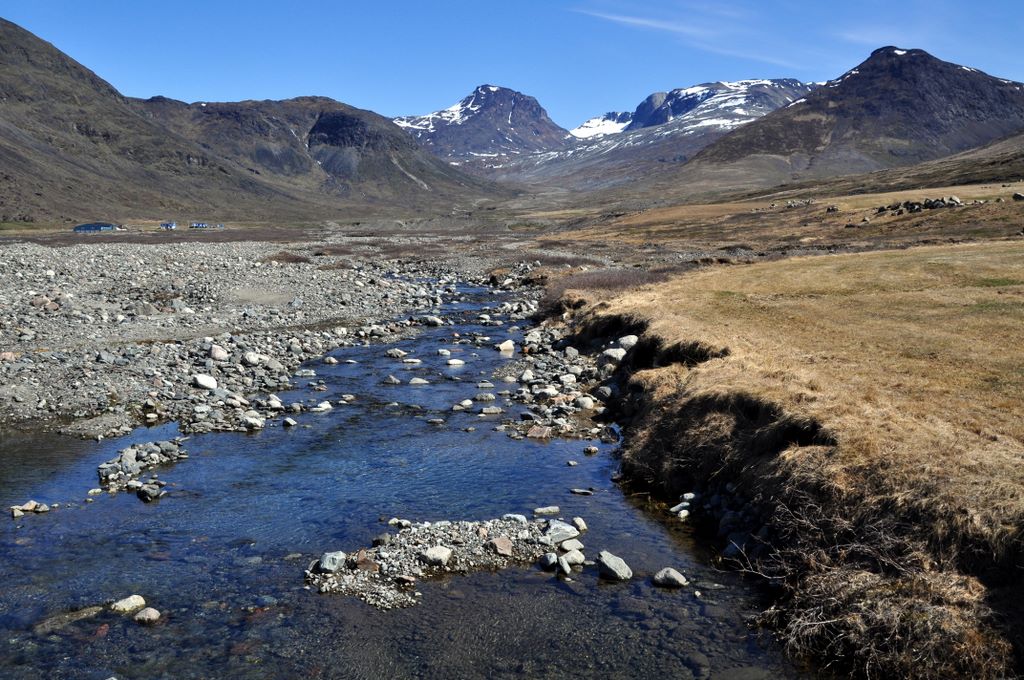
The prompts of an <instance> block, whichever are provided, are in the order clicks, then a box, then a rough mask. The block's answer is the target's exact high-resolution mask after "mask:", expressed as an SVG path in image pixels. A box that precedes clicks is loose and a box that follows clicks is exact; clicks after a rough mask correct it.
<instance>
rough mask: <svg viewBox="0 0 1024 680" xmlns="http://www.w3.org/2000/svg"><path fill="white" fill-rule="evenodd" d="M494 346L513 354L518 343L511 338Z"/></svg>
mask: <svg viewBox="0 0 1024 680" xmlns="http://www.w3.org/2000/svg"><path fill="white" fill-rule="evenodd" d="M494 348H495V349H496V350H498V351H499V352H502V353H504V354H511V353H512V352H514V351H515V350H516V343H514V342H512V341H511V340H506V341H505V342H503V343H501V344H498V345H495V346H494Z"/></svg>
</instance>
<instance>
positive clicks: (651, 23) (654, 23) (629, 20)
mask: <svg viewBox="0 0 1024 680" xmlns="http://www.w3.org/2000/svg"><path fill="white" fill-rule="evenodd" d="M575 11H576V12H578V13H580V14H586V15H587V16H591V17H595V18H597V19H604V20H605V21H611V22H613V23H616V24H621V25H623V26H632V27H635V28H652V29H654V30H657V31H666V32H668V33H675V34H676V35H681V36H686V37H689V38H711V37H714V36H715V35H717V32H716V31H713V30H707V29H704V28H700V27H698V26H693V25H690V24H684V23H681V22H678V21H663V20H661V19H650V18H647V17H635V16H627V15H625V14H608V13H606V12H595V11H592V10H588V9H577V10H575Z"/></svg>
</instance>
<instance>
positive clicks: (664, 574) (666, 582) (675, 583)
mask: <svg viewBox="0 0 1024 680" xmlns="http://www.w3.org/2000/svg"><path fill="white" fill-rule="evenodd" d="M652 580H653V581H654V585H656V586H660V587H662V588H682V587H684V586H688V585H690V582H689V581H687V580H686V577H685V576H683V575H682V574H680V573H679V572H678V571H676V570H675V569H673V568H672V567H665V568H664V569H662V570H660V571H659V572H658V573H657V574H655V575H654V578H653V579H652Z"/></svg>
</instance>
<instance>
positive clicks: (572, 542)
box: [560, 538, 583, 552]
mask: <svg viewBox="0 0 1024 680" xmlns="http://www.w3.org/2000/svg"><path fill="white" fill-rule="evenodd" d="M560 547H561V548H562V550H565V551H566V552H568V551H570V550H583V544H582V543H580V542H579V541H577V540H576V539H575V538H570V539H569V540H568V541H562V545H561V546H560Z"/></svg>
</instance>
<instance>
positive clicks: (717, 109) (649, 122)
mask: <svg viewBox="0 0 1024 680" xmlns="http://www.w3.org/2000/svg"><path fill="white" fill-rule="evenodd" d="M817 87H818V85H816V84H813V83H802V82H800V81H798V80H792V79H783V80H740V81H735V82H717V83H703V84H701V85H695V86H692V87H687V88H680V89H676V90H672V91H670V92H655V93H654V94H652V95H650V96H648V97H647V98H646V99H644V100H643V101H642V102H641V103H640V104H639V105H638V106H637V107H636V110H635V111H634V112H633V113H632V114H628V113H624V114H616V113H611V114H606V115H604V116H599V117H597V118H592V119H590V120H588V121H587V122H585V123H583V124H582V125H580V126H579V127H578V128H575V129H574V130H573V131H572V132H571V134H572V135H573V136H574V137H576V140H575V142H574V143H573V144H572V145H571V146H569V147H568V148H564V149H552V150H548V151H542V152H538V153H534V154H529V155H521V156H517V157H515V158H508V157H494V158H490V159H487V166H488V167H487V170H488V174H489V175H490V176H492V177H495V178H499V179H507V180H515V181H526V182H538V183H544V182H546V181H549V180H554V179H557V180H558V182H559V184H560V186H568V187H577V188H592V187H596V186H610V185H614V184H618V183H622V182H628V181H631V180H633V179H636V178H638V177H640V176H643V175H644V174H645V173H647V172H651V171H655V170H658V171H660V170H662V169H664V168H665V167H666V164H670V165H671V164H675V165H681V164H683V163H685V162H686V161H687V160H689V159H690V158H692V157H693V155H694V154H696V153H697V152H698V151H700V150H701V149H703V148H704V147H705V146H707V145H708V144H711V143H712V142H714V141H715V140H717V139H719V138H720V137H723V136H724V135H726V134H728V133H729V132H731V131H733V130H735V129H737V128H739V127H741V126H743V125H745V124H747V123H749V122H751V121H754V120H757V119H759V118H761V117H762V116H764V115H766V114H768V113H771V112H772V111H775V110H776V109H779V108H781V107H783V106H786V105H788V104H791V103H792V102H795V101H798V100H799V99H801V98H803V97H804V96H806V95H807V94H808V93H809V92H811V91H813V90H815V89H816V88H817Z"/></svg>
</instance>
